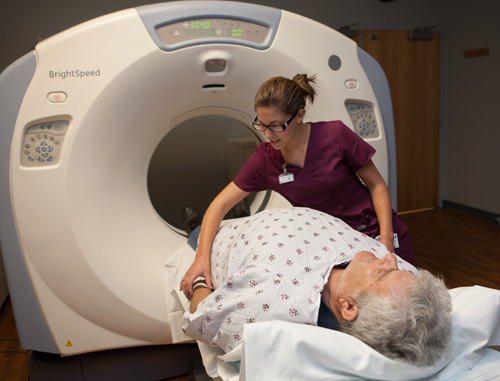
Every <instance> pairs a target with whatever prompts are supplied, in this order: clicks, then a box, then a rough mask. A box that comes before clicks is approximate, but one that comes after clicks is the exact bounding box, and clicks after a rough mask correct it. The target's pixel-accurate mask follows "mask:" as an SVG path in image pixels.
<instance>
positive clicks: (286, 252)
mask: <svg viewBox="0 0 500 381" xmlns="http://www.w3.org/2000/svg"><path fill="white" fill-rule="evenodd" d="M363 250H368V251H370V252H372V253H374V254H375V255H376V256H377V257H382V256H384V255H385V254H387V249H386V248H385V246H383V245H382V244H380V243H379V242H377V241H375V240H374V239H372V238H370V237H368V236H366V235H364V234H363V233H360V232H358V231H356V230H354V229H352V228H350V227H349V226H348V225H347V224H345V223H344V222H342V221H341V220H340V219H337V218H335V217H332V216H329V215H328V214H326V213H322V212H318V211H316V210H313V209H309V208H298V207H296V208H287V209H273V210H267V211H263V212H261V213H258V214H256V215H254V216H252V217H247V218H242V219H238V220H228V221H224V222H223V224H222V225H221V228H220V229H219V232H218V233H217V236H216V238H215V240H214V243H213V246H212V254H211V268H212V281H213V283H214V287H215V291H214V292H213V293H212V294H211V295H209V296H208V297H207V298H206V299H205V300H203V301H202V302H201V303H200V304H199V305H198V308H197V310H196V311H195V312H194V313H192V314H191V313H189V312H186V313H185V314H184V318H183V329H184V331H185V332H186V334H188V335H189V336H191V337H193V338H195V339H197V340H200V341H203V342H206V343H209V344H211V345H214V346H217V347H220V348H222V349H223V350H224V351H225V352H229V351H231V350H232V349H234V348H235V347H236V346H237V345H238V344H240V343H241V340H242V337H243V329H244V326H245V325H246V324H254V323H257V322H263V321H270V320H282V321H289V322H294V323H301V324H310V325H317V321H318V312H319V308H320V303H321V292H322V290H323V288H324V286H325V284H326V283H327V281H328V277H329V275H330V272H331V270H332V268H333V267H334V266H335V265H340V264H343V263H346V262H349V261H351V260H352V258H353V256H354V255H355V254H356V253H358V252H359V251H363ZM398 265H399V267H400V269H402V270H409V271H413V272H415V273H416V272H417V271H418V270H416V269H415V268H414V267H413V266H412V265H410V264H408V263H407V262H405V261H403V260H401V259H399V258H398Z"/></svg>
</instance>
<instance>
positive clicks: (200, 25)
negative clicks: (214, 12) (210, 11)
mask: <svg viewBox="0 0 500 381" xmlns="http://www.w3.org/2000/svg"><path fill="white" fill-rule="evenodd" d="M190 27H191V29H209V28H210V21H200V20H196V21H191V25H190Z"/></svg>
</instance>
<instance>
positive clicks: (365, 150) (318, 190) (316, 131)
mask: <svg viewBox="0 0 500 381" xmlns="http://www.w3.org/2000/svg"><path fill="white" fill-rule="evenodd" d="M374 154H375V149H374V148H373V147H372V146H371V145H370V144H368V143H367V142H365V141H364V140H363V139H362V138H360V137H359V136H358V135H357V134H356V133H355V132H354V131H352V130H351V129H350V128H349V127H347V126H346V125H345V124H343V123H342V122H340V121H333V122H318V123H311V132H310V136H309V143H308V146H307V151H306V157H305V163H304V168H301V167H297V166H295V165H290V164H288V166H287V172H288V173H293V175H294V181H293V182H288V183H284V184H280V183H279V175H281V174H282V173H283V163H284V162H285V160H284V159H283V156H282V155H281V151H279V150H275V149H273V148H272V146H271V144H270V143H262V144H259V145H258V146H257V148H256V150H255V152H254V153H253V155H252V156H251V157H250V158H249V159H248V161H247V162H246V163H245V165H244V166H243V168H242V169H241V171H240V173H239V174H238V175H237V176H236V178H235V179H234V184H235V185H236V186H237V187H238V188H240V189H242V190H244V191H246V192H260V191H263V190H273V191H275V192H277V193H279V194H281V195H282V196H283V197H285V198H286V199H287V200H288V201H289V202H290V203H291V204H292V205H293V206H300V207H308V208H313V209H316V210H319V211H322V212H325V213H328V214H330V215H332V216H335V217H338V218H341V219H342V220H343V221H344V222H346V223H347V224H348V225H350V226H351V227H352V228H354V229H357V230H359V231H361V232H363V233H364V234H366V235H368V236H370V237H376V236H377V235H379V234H380V230H379V225H378V220H377V215H376V213H375V210H374V208H373V203H372V199H371V195H370V192H369V191H368V188H366V186H365V185H364V184H363V183H362V182H361V180H360V179H359V177H358V176H357V175H356V172H357V171H359V170H360V169H361V168H363V167H364V166H365V165H366V164H368V162H369V161H370V160H371V158H372V157H373V155H374ZM393 229H394V232H395V233H397V234H398V240H399V245H400V247H399V249H396V254H398V255H399V256H400V257H402V258H403V259H405V260H406V261H408V262H410V263H413V250H412V246H411V240H410V237H409V234H408V231H407V230H408V229H407V227H406V225H405V224H404V223H403V221H401V219H400V218H399V217H398V216H397V214H396V213H395V212H394V211H393Z"/></svg>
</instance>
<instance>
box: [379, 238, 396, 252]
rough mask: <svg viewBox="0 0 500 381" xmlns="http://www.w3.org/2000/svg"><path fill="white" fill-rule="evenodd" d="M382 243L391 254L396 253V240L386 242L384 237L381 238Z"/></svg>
mask: <svg viewBox="0 0 500 381" xmlns="http://www.w3.org/2000/svg"><path fill="white" fill-rule="evenodd" d="M391 238H392V237H391ZM380 243H383V244H384V245H385V247H387V250H388V251H389V253H395V252H396V251H395V249H394V239H388V240H384V239H383V238H382V237H380Z"/></svg>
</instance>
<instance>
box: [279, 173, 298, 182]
mask: <svg viewBox="0 0 500 381" xmlns="http://www.w3.org/2000/svg"><path fill="white" fill-rule="evenodd" d="M278 179H279V182H280V184H286V183H293V181H294V178H293V173H288V172H285V173H282V174H281V175H279V176H278Z"/></svg>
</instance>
